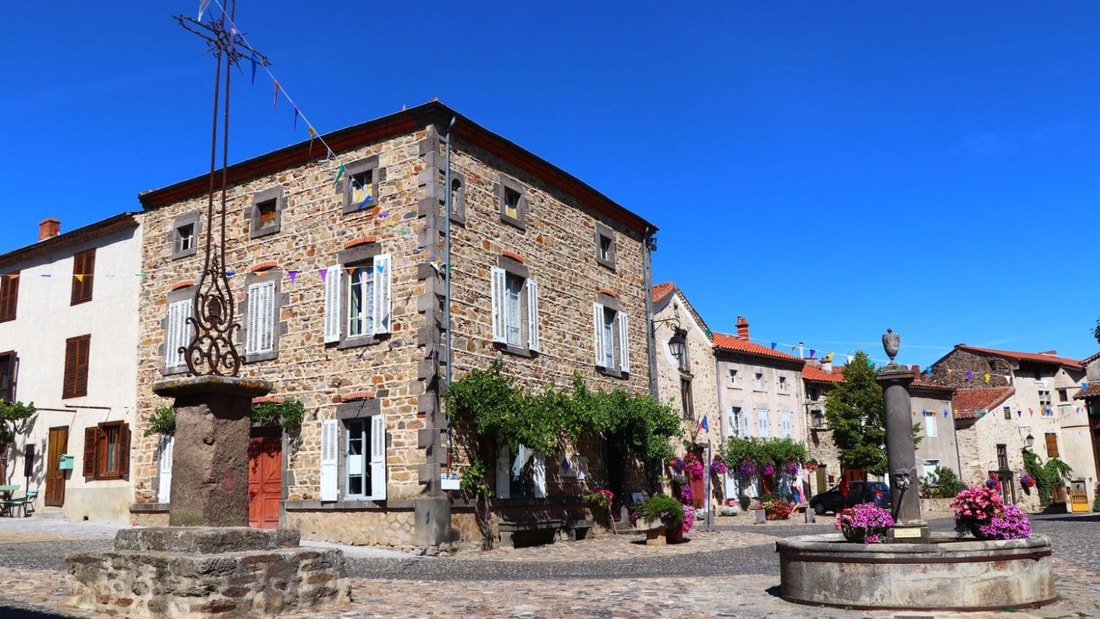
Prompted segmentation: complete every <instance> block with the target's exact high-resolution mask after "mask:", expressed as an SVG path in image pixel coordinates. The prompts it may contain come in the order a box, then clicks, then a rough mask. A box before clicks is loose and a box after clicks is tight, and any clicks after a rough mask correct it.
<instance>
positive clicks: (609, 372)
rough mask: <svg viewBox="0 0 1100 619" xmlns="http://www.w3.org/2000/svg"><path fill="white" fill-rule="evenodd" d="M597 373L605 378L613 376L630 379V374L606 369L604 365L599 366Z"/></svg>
mask: <svg viewBox="0 0 1100 619" xmlns="http://www.w3.org/2000/svg"><path fill="white" fill-rule="evenodd" d="M596 371H597V372H599V373H600V374H603V375H604V376H611V377H613V378H630V372H623V371H621V370H616V369H615V368H605V367H603V366H602V365H597V366H596Z"/></svg>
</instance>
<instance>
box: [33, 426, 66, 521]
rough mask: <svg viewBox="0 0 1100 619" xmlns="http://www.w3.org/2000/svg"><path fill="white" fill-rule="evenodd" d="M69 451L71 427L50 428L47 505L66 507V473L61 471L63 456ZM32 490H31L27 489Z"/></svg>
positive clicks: (47, 462)
mask: <svg viewBox="0 0 1100 619" xmlns="http://www.w3.org/2000/svg"><path fill="white" fill-rule="evenodd" d="M68 449H69V427H68V426H60V427H57V428H50V438H49V442H48V443H47V444H46V505H47V506H50V507H61V506H63V505H65V471H63V470H62V469H61V454H63V453H67V452H68ZM27 490H30V488H27Z"/></svg>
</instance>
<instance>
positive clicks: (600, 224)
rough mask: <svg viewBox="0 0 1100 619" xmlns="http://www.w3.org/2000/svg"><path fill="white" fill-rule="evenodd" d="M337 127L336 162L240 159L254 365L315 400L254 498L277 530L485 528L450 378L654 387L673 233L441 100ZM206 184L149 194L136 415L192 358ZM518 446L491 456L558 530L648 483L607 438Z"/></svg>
mask: <svg viewBox="0 0 1100 619" xmlns="http://www.w3.org/2000/svg"><path fill="white" fill-rule="evenodd" d="M452 121H453V123H454V124H453V127H452V128H451V129H450V136H451V137H450V142H451V147H452V148H451V150H450V152H451V154H450V161H449V168H450V184H449V185H446V182H445V181H446V179H447V169H448V154H447V152H448V150H447V148H446V146H445V135H446V132H447V131H448V126H449V125H451V123H452ZM321 138H322V139H323V141H324V142H323V144H324V145H327V146H328V147H329V148H331V155H329V154H327V153H326V148H325V146H324V145H323V144H322V142H321V140H313V141H311V142H302V143H299V144H295V145H293V146H290V147H287V148H284V149H282V150H279V151H276V152H272V153H267V154H264V155H261V156H259V157H256V158H254V159H250V160H248V161H244V162H242V163H238V164H235V165H232V166H230V167H229V168H228V171H227V176H228V204H229V209H228V222H227V241H226V242H227V259H226V265H227V267H228V268H229V269H231V270H232V271H233V272H234V276H233V277H232V278H230V283H231V286H230V288H231V290H232V293H233V295H234V299H235V303H236V304H237V310H238V316H239V320H240V323H241V324H242V326H243V329H242V330H241V334H240V341H239V342H238V346H239V351H240V352H241V354H242V357H243V360H244V364H243V367H242V370H241V376H244V377H255V378H262V379H264V380H268V381H270V382H271V383H272V384H273V385H274V389H273V391H272V393H271V395H270V397H274V398H285V399H294V400H298V401H300V402H302V403H303V404H304V405H305V410H306V412H305V418H304V420H303V422H302V424H301V428H300V429H299V430H296V431H293V432H290V431H288V432H287V433H284V434H282V435H281V438H280V435H279V434H278V429H277V428H276V434H275V437H274V439H273V440H270V441H269V443H268V448H267V451H265V453H267V454H268V456H267V457H268V460H269V462H267V464H264V463H258V464H257V466H265V467H268V468H267V469H265V470H268V471H269V472H268V473H267V474H266V476H265V483H264V484H262V485H261V486H262V487H260V486H258V487H257V491H256V492H257V494H259V495H262V498H261V499H259V500H258V502H259V503H262V504H266V505H274V506H275V508H274V512H275V513H274V515H273V516H272V517H271V519H270V521H267V520H265V521H264V523H263V524H262V525H261V526H276V525H279V526H285V527H292V528H296V529H299V530H300V531H301V532H302V534H303V536H309V537H311V538H314V539H328V540H332V541H340V542H348V543H364V544H383V545H396V546H413V545H415V546H424V545H433V544H437V543H441V542H444V541H449V540H452V539H454V538H476V537H478V536H479V533H478V531H477V528H476V526H475V521H474V515H473V506H472V504H471V503H468V502H466V501H465V500H463V499H461V498H458V497H457V496H455V494H454V490H453V487H454V485H455V484H457V479H452V477H451V475H454V476H455V477H456V478H457V477H458V476H461V475H463V474H465V471H466V465H467V462H466V461H464V460H463V456H462V452H461V450H459V449H457V448H456V446H455V445H454V443H453V442H452V440H451V439H452V435H451V433H450V432H449V423H448V420H447V417H446V415H445V414H444V410H443V405H442V402H441V391H442V388H443V383H444V381H445V380H446V379H447V378H448V377H450V378H451V379H453V380H457V379H460V378H461V377H462V376H464V375H465V374H467V373H468V372H469V371H470V370H471V369H475V368H480V369H484V368H487V367H488V366H489V365H490V364H491V363H492V361H493V360H494V359H498V358H499V359H501V360H502V362H503V371H504V373H506V374H508V375H510V376H513V377H515V379H516V382H517V384H518V385H520V386H522V387H525V388H529V389H532V390H538V389H542V388H543V387H545V386H546V385H547V384H555V385H559V386H563V385H569V384H571V381H572V380H573V375H574V373H580V375H581V376H582V377H583V379H584V380H585V382H586V383H587V384H588V386H589V387H590V388H591V389H593V390H613V389H617V388H621V389H624V390H626V391H628V392H630V393H634V394H646V393H648V392H649V391H650V372H649V364H648V362H647V360H648V358H649V347H648V334H647V322H648V321H647V317H648V316H647V309H648V307H647V301H648V293H649V287H650V283H649V270H648V265H649V249H648V247H649V244H648V241H649V240H651V237H652V235H653V234H654V232H655V230H656V229H655V227H654V226H653V225H652V224H650V223H649V222H647V221H645V220H644V219H642V218H641V217H639V216H638V215H636V214H634V213H632V212H630V211H629V210H627V209H626V208H624V207H623V206H621V205H619V204H617V203H615V202H614V201H612V200H611V199H609V198H608V197H606V196H604V195H603V194H601V193H599V192H598V191H597V190H595V189H593V188H592V187H590V186H588V185H587V184H585V183H584V182H583V181H581V180H580V179H578V178H576V177H574V176H572V175H570V174H569V173H568V172H566V171H564V170H562V169H560V168H558V167H556V166H554V165H553V164H551V163H549V162H547V161H545V160H543V159H541V158H539V157H538V156H536V155H535V154H533V153H531V152H529V151H527V150H524V149H523V148H521V147H520V146H518V145H516V144H514V143H512V142H510V141H508V140H507V139H505V138H503V137H501V136H499V135H496V134H494V133H492V132H490V131H488V130H487V129H485V128H483V127H481V126H480V125H478V124H476V123H474V122H473V121H471V120H470V119H468V118H466V117H464V116H462V115H460V114H458V113H457V112H455V111H453V110H451V109H450V108H448V107H446V106H444V105H442V104H441V103H438V102H434V101H433V102H430V103H427V104H424V105H420V106H417V107H413V108H410V109H407V110H403V111H401V112H398V113H395V114H391V115H389V116H386V117H383V118H379V119H376V120H372V121H369V122H365V123H362V124H359V125H356V126H353V127H349V128H347V129H344V130H341V131H337V132H334V133H331V134H328V135H324V136H321ZM207 186H208V179H207V177H206V176H205V175H204V176H197V177H195V178H191V179H188V180H183V181H181V182H179V183H176V184H174V185H171V186H168V187H164V188H162V189H157V190H155V191H150V192H147V193H144V194H142V195H141V202H142V205H143V207H144V208H145V213H146V230H147V232H146V234H145V243H144V247H143V254H142V263H141V267H142V270H143V271H144V272H145V273H146V279H145V285H144V286H143V288H142V291H141V304H140V321H139V325H140V327H139V328H140V338H139V342H140V344H139V347H138V359H139V365H138V372H139V379H140V380H139V382H140V390H139V394H138V398H139V418H140V419H141V420H145V419H148V418H149V416H150V415H151V414H152V412H153V410H154V408H155V407H157V406H162V405H164V404H165V403H166V402H165V401H164V400H161V399H160V398H158V397H157V396H155V395H154V394H153V393H152V391H151V385H152V384H153V383H154V382H156V381H157V380H160V379H162V378H163V377H164V376H166V375H172V374H175V373H179V372H182V371H185V370H186V368H185V367H183V366H182V363H181V362H182V359H181V358H180V355H179V354H178V353H177V352H175V351H177V350H178V347H179V345H180V344H181V342H182V343H186V340H187V338H188V337H189V335H188V331H187V326H186V324H185V323H184V322H182V321H183V320H184V319H185V318H186V316H187V315H188V313H189V311H190V305H189V304H190V299H191V296H192V295H193V290H194V288H193V287H194V285H195V280H196V279H197V276H198V272H199V270H200V268H201V264H202V258H203V252H204V250H205V248H206V243H207V241H206V239H205V230H206V225H207V224H206V223H205V221H204V219H203V213H204V209H205V206H206V190H207ZM448 197H449V198H450V204H451V211H450V217H449V219H448V218H447V216H446V213H445V205H446V203H447V198H448ZM448 235H449V236H450V244H449V246H450V254H449V256H448V254H447V253H446V252H447V245H448V244H447V242H446V241H447V236H448ZM447 273H450V274H451V278H450V281H449V282H448V281H447V278H446V277H445V275H446V274H447ZM448 284H449V290H448ZM448 297H449V299H450V321H449V323H448V321H447V307H446V304H445V300H446V299H447V298H448ZM448 327H450V337H447V335H448V334H447V331H448ZM448 344H449V346H448ZM448 360H449V361H450V363H449V364H448ZM448 365H449V366H450V371H448ZM138 426H139V428H140V427H141V426H142V423H141V422H139V423H138ZM140 435H141V433H140V432H135V433H134V436H135V450H134V453H135V455H134V457H135V461H136V466H135V467H134V473H135V477H134V479H135V482H136V484H137V488H136V497H135V505H134V506H133V511H134V514H135V517H136V518H137V519H138V520H139V521H141V522H143V523H155V522H160V521H162V520H163V519H164V517H165V513H166V505H165V504H164V502H163V500H162V498H161V497H160V496H159V495H160V493H159V488H158V483H159V482H158V480H159V479H160V476H159V474H158V464H159V463H158V458H159V457H160V453H161V450H160V449H158V445H159V442H158V440H157V439H156V438H155V437H150V438H139V437H140ZM267 438H268V439H271V438H272V437H270V436H268V437H267ZM519 451H520V453H509V452H508V450H507V449H506V448H505V449H502V450H499V451H498V454H497V458H496V462H494V463H491V464H490V465H489V468H490V472H489V473H488V478H487V480H486V481H487V483H490V484H491V485H492V487H494V489H495V502H494V509H495V510H496V511H497V513H498V515H503V516H504V517H505V518H507V517H511V516H509V514H512V515H516V514H519V516H517V517H521V518H522V519H526V520H527V521H530V522H536V524H537V523H540V522H541V523H544V524H546V526H551V524H550V523H554V522H561V521H565V520H568V519H570V518H575V517H577V511H578V508H579V507H581V502H580V499H579V496H580V494H581V493H582V492H583V491H584V490H585V488H587V487H588V485H589V484H590V483H601V484H609V485H611V486H612V487H613V488H614V489H619V488H628V487H632V486H635V485H636V483H635V482H634V480H632V479H631V478H629V476H628V474H627V473H626V472H624V471H623V468H624V467H625V466H626V463H625V460H624V458H623V457H621V454H611V453H609V452H608V451H607V446H605V445H592V446H588V449H587V451H584V452H583V453H570V454H534V453H531V452H529V451H524V450H519ZM570 463H572V464H570ZM540 526H541V525H540Z"/></svg>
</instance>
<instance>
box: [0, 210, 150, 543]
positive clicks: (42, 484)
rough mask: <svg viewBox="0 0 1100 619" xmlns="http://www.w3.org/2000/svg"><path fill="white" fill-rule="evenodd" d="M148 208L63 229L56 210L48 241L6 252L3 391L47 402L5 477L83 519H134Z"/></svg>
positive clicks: (42, 230)
mask: <svg viewBox="0 0 1100 619" xmlns="http://www.w3.org/2000/svg"><path fill="white" fill-rule="evenodd" d="M141 220H142V215H141V214H135V213H123V214H121V215H116V216H114V217H110V218H108V219H105V220H103V221H99V222H96V223H93V224H90V225H87V226H84V227H82V228H78V229H76V230H73V231H71V232H66V233H64V234H61V233H60V228H61V222H60V221H58V220H57V219H46V220H44V221H43V222H42V223H41V224H40V225H39V235H38V238H39V240H38V242H37V243H34V244H31V245H27V246H25V247H22V248H19V249H16V250H14V251H10V252H8V253H6V254H4V255H0V399H3V400H5V401H10V402H23V403H25V404H26V403H33V404H34V406H35V408H36V409H37V411H38V412H37V414H36V415H35V416H34V417H32V418H31V419H30V420H29V421H30V423H28V424H27V426H26V427H25V428H22V432H19V433H17V435H16V437H15V443H14V444H12V445H10V446H8V450H7V453H6V455H7V456H8V457H7V459H6V460H7V465H6V467H5V468H4V470H3V475H4V479H3V481H4V483H8V484H17V485H19V486H21V488H20V490H18V491H16V492H15V493H14V494H13V496H15V497H16V498H18V497H21V496H25V494H24V493H25V492H26V491H28V490H35V489H37V491H38V496H37V499H36V500H35V501H34V507H35V508H36V509H37V510H39V511H43V512H44V511H58V512H60V513H61V514H62V515H63V516H64V517H65V518H67V519H69V520H72V521H75V522H79V521H81V520H92V521H98V522H112V523H117V524H128V523H129V522H130V512H129V505H130V503H131V502H132V501H133V486H132V484H131V480H132V479H133V477H132V468H131V466H130V465H131V461H130V448H129V445H130V443H131V441H132V440H133V437H135V436H137V429H136V428H135V426H134V422H135V411H136V409H137V390H136V384H137V361H136V358H135V357H134V355H133V354H132V352H131V351H133V350H134V349H135V348H136V347H137V341H138V329H137V312H138V308H137V302H138V291H139V290H140V288H141V286H142V283H143V281H144V280H143V279H142V277H141V275H142V273H141V242H142V228H141ZM28 464H29V469H28Z"/></svg>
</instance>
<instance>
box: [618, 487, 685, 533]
mask: <svg viewBox="0 0 1100 619" xmlns="http://www.w3.org/2000/svg"><path fill="white" fill-rule="evenodd" d="M630 521H631V522H633V523H635V524H636V523H637V522H638V521H642V522H643V523H645V524H644V526H648V527H652V526H653V525H654V524H656V523H660V525H662V526H665V527H682V526H683V524H684V506H683V505H681V504H680V502H679V501H677V500H676V499H674V498H672V497H670V496H667V495H664V494H655V495H653V496H651V497H649V498H648V499H646V500H645V502H644V503H642V504H641V505H640V506H639V507H638V509H637V511H635V512H632V513H631V514H630Z"/></svg>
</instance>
